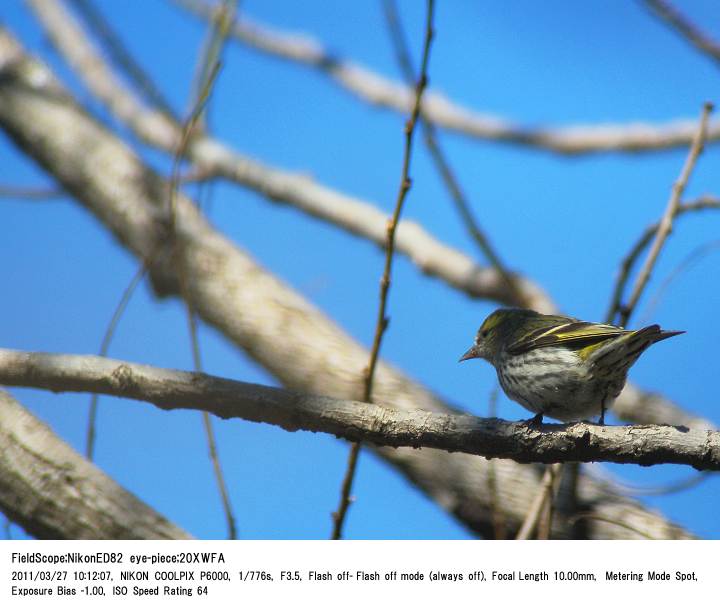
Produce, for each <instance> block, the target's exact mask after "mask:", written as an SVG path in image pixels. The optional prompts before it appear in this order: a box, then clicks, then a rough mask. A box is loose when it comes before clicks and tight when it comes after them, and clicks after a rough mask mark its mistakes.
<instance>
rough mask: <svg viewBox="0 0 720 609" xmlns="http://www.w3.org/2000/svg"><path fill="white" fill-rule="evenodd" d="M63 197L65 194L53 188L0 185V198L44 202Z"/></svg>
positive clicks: (59, 189)
mask: <svg viewBox="0 0 720 609" xmlns="http://www.w3.org/2000/svg"><path fill="white" fill-rule="evenodd" d="M64 196H65V192H64V191H63V190H62V189H61V188H53V187H51V186H49V187H43V186H13V185H10V184H0V198H7V199H27V200H30V201H39V200H43V201H44V200H46V199H59V198H60V197H64Z"/></svg>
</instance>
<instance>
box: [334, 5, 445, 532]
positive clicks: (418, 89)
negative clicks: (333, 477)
mask: <svg viewBox="0 0 720 609" xmlns="http://www.w3.org/2000/svg"><path fill="white" fill-rule="evenodd" d="M434 12H435V2H434V0H427V17H426V23H425V41H424V43H423V53H422V63H421V66H420V75H419V76H418V80H417V84H416V85H415V100H414V102H413V107H412V111H411V112H410V118H409V119H408V120H407V123H405V148H404V150H403V162H402V171H401V175H400V186H399V187H398V193H397V198H396V201H395V209H394V211H393V214H392V216H391V218H390V219H389V220H388V223H387V236H386V240H385V266H384V268H383V274H382V278H381V279H380V298H379V303H378V311H377V316H376V317H377V319H376V320H375V335H374V337H373V344H372V348H371V349H370V358H369V360H370V361H369V362H368V365H367V367H366V368H365V370H364V371H363V384H364V387H363V401H365V402H371V401H372V396H373V381H374V379H375V368H376V366H377V362H378V357H379V356H380V347H381V345H382V339H383V336H384V335H385V330H386V329H387V326H388V322H389V319H388V317H387V316H386V310H387V299H388V293H389V292H390V285H391V282H392V264H393V257H394V255H395V233H396V231H397V226H398V222H399V220H400V214H401V213H402V209H403V205H404V203H405V199H406V197H407V193H408V192H409V191H410V187H411V184H412V181H411V178H410V162H411V159H412V145H413V139H414V135H415V126H416V124H417V122H418V118H419V117H420V102H421V100H422V96H423V92H424V91H425V87H426V86H427V80H428V76H427V69H428V62H429V60H430V44H431V42H432V39H433V17H434ZM359 454H360V443H359V442H356V443H355V444H353V445H352V447H351V448H350V457H349V459H348V466H347V471H346V472H345V478H344V480H343V483H342V490H341V493H340V506H339V507H338V509H337V511H336V512H334V513H333V521H334V525H333V532H332V539H340V538H341V537H342V527H343V523H344V522H345V516H346V514H347V510H348V507H349V506H350V491H351V490H352V485H353V479H354V477H355V470H356V468H357V462H358V456H359Z"/></svg>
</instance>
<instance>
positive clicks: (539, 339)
mask: <svg viewBox="0 0 720 609" xmlns="http://www.w3.org/2000/svg"><path fill="white" fill-rule="evenodd" d="M629 333H631V330H623V329H622V328H618V327H617V326H610V325H605V324H594V323H589V322H587V321H568V322H567V323H562V324H553V325H552V326H551V327H549V328H548V327H545V328H538V329H537V330H533V331H532V332H530V333H529V334H527V335H525V336H523V337H522V338H520V339H519V340H516V341H515V342H513V343H511V344H510V345H509V346H508V348H507V352H508V353H509V354H510V355H519V354H521V353H526V352H527V351H530V350H532V349H537V348H539V347H566V348H568V349H574V350H579V349H586V348H587V347H592V346H598V347H599V346H600V345H601V344H602V343H604V342H605V341H607V340H610V339H613V338H617V337H618V336H623V335H624V334H629Z"/></svg>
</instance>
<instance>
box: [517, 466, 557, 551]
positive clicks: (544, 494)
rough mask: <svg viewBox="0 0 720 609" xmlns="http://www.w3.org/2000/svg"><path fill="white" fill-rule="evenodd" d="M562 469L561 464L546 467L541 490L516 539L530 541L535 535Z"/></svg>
mask: <svg viewBox="0 0 720 609" xmlns="http://www.w3.org/2000/svg"><path fill="white" fill-rule="evenodd" d="M561 468H562V464H561V463H553V464H551V465H548V466H546V467H545V473H544V474H543V477H542V481H541V482H540V489H539V490H538V492H537V494H536V495H535V499H533V502H532V504H531V505H530V507H529V508H528V511H527V514H526V515H525V520H524V521H523V523H522V525H521V526H520V530H519V531H518V533H517V535H516V537H515V539H530V536H531V535H532V534H533V531H534V530H535V527H536V526H537V525H538V522H539V521H540V518H541V516H542V514H543V511H544V510H545V506H546V504H547V503H548V500H550V501H551V497H552V494H553V491H554V488H555V484H556V480H557V479H558V474H559V473H560V471H561Z"/></svg>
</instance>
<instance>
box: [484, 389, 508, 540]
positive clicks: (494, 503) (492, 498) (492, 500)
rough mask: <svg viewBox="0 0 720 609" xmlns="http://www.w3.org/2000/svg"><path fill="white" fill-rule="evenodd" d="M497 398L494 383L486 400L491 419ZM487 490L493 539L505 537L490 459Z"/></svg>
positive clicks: (505, 531)
mask: <svg viewBox="0 0 720 609" xmlns="http://www.w3.org/2000/svg"><path fill="white" fill-rule="evenodd" d="M497 399H498V387H497V385H496V386H495V387H493V390H492V391H491V392H490V399H489V400H488V417H489V418H491V419H494V418H496V417H497ZM487 492H488V507H489V509H490V518H491V521H492V525H493V533H494V537H495V539H505V538H506V537H507V529H506V525H505V517H504V515H503V511H502V510H501V509H500V493H499V489H498V479H497V472H496V471H495V461H493V460H492V459H490V460H489V461H488V473H487Z"/></svg>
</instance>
